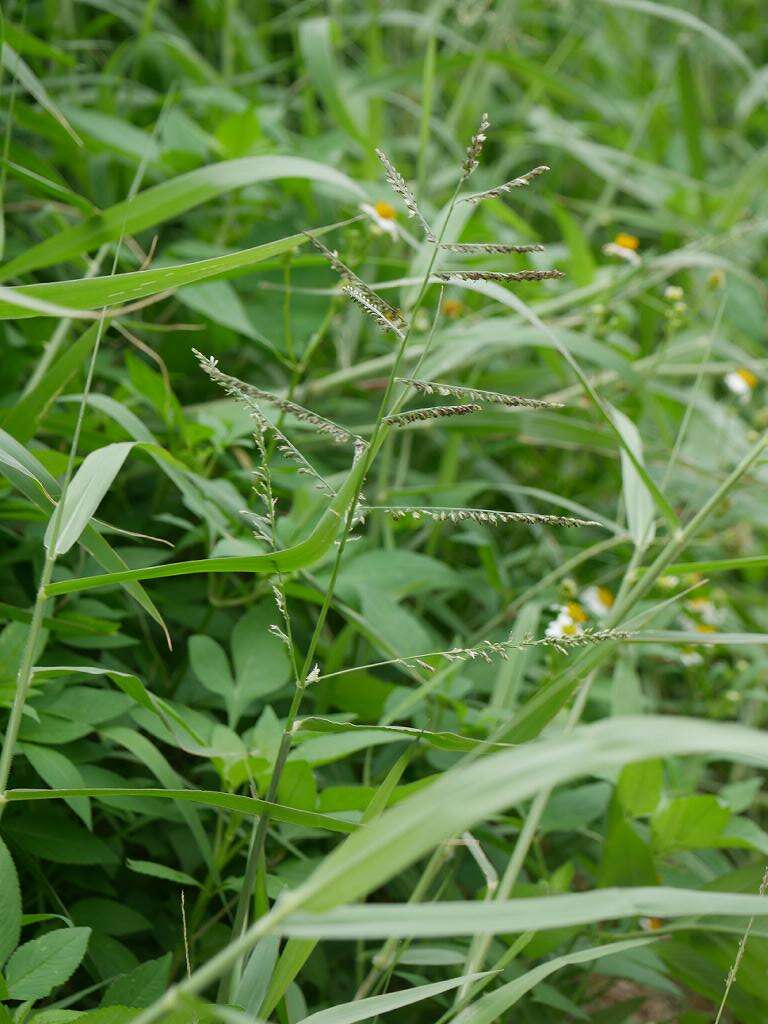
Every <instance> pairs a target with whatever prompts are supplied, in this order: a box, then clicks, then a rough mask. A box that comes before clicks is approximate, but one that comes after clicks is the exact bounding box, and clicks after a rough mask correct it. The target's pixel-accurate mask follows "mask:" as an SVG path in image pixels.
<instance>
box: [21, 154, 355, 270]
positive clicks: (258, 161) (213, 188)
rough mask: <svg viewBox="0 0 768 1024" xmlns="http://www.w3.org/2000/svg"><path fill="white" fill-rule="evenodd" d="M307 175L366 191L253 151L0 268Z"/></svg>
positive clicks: (347, 194)
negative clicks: (250, 187) (242, 190)
mask: <svg viewBox="0 0 768 1024" xmlns="http://www.w3.org/2000/svg"><path fill="white" fill-rule="evenodd" d="M286 178H289V179H290V178H304V179H307V180H310V181H315V182H317V183H318V184H321V185H327V186H328V187H329V188H331V189H333V190H334V191H336V192H338V193H339V194H340V195H341V196H342V197H344V198H349V199H352V200H354V201H355V202H358V201H359V200H360V199H361V198H364V196H365V194H364V192H363V191H362V189H361V188H360V186H359V185H357V184H356V183H355V182H354V181H353V180H352V179H351V178H348V177H347V176H346V175H345V174H343V173H342V172H341V171H337V170H335V169H334V168H333V167H329V166H327V165H326V164H321V163H317V162H316V161H314V160H304V159H302V158H300V157H292V156H254V157H245V158H243V159H240V160H228V161H225V162H223V163H218V164H211V165H210V166H208V167H200V168H198V169H197V170H194V171H190V172H189V173H188V174H181V175H179V176H177V177H175V178H172V179H170V180H169V181H164V182H163V183H162V184H160V185H155V186H153V187H152V188H148V189H145V190H144V191H143V192H139V194H138V195H136V196H133V197H132V198H130V199H125V200H123V201H122V202H120V203H117V204H116V205H115V206H110V207H109V209H107V210H103V211H102V212H101V213H99V214H96V215H94V216H93V217H91V218H89V219H88V220H86V221H85V222H84V223H82V224H78V225H77V226H75V227H72V228H67V229H65V230H64V231H61V232H59V233H58V234H56V235H53V236H52V237H51V238H47V239H45V241H43V242H40V243H39V244H38V245H35V246H32V247H31V248H29V249H27V250H26V251H25V252H23V253H21V254H20V255H19V256H17V257H16V258H15V259H13V260H11V261H10V262H8V263H7V264H6V265H5V266H4V267H3V268H2V277H3V279H7V278H9V277H18V276H19V275H21V274H24V273H27V272H29V271H30V270H37V269H39V268H40V267H47V266H50V265H51V264H52V263H61V262H63V261H65V260H71V259H73V258H74V257H77V256H79V255H80V253H82V252H84V251H90V250H92V249H96V248H97V247H98V246H100V245H102V244H103V243H104V242H109V241H112V240H113V239H116V238H119V237H120V236H121V235H122V234H125V235H134V234H136V233H137V232H139V231H143V230H145V229H146V228H151V227H155V225H157V224H162V223H163V222H164V221H167V220H171V219H172V218H175V217H178V216H179V215H180V214H182V213H185V212H186V211H187V210H191V209H193V208H194V207H195V206H199V205H200V204H201V203H206V202H209V201H210V200H211V199H215V198H216V197H217V196H220V195H223V194H224V193H226V192H231V191H232V190H233V189H236V188H244V187H246V186H248V185H255V184H258V183H259V182H262V181H276V180H281V179H286Z"/></svg>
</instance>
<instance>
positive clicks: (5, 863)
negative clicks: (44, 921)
mask: <svg viewBox="0 0 768 1024" xmlns="http://www.w3.org/2000/svg"><path fill="white" fill-rule="evenodd" d="M20 933H21V891H20V889H19V878H18V875H17V874H16V867H15V865H14V863H13V860H12V858H11V855H10V853H9V852H8V847H7V846H6V845H5V843H4V842H3V840H2V838H1V837H0V968H1V967H2V966H3V964H4V963H5V961H6V959H7V958H8V957H9V956H10V955H11V953H12V952H13V951H14V949H15V948H16V944H17V942H18V941H19V935H20Z"/></svg>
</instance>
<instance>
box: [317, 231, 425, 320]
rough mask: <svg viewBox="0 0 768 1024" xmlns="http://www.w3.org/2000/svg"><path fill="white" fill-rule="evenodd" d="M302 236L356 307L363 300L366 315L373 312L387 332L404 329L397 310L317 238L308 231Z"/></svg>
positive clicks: (400, 314)
mask: <svg viewBox="0 0 768 1024" xmlns="http://www.w3.org/2000/svg"><path fill="white" fill-rule="evenodd" d="M304 234H305V235H306V236H307V238H309V239H310V241H311V242H312V244H313V245H314V246H315V248H316V249H319V251H320V252H321V253H322V254H323V256H325V258H326V259H327V260H328V262H329V263H330V265H331V267H332V268H333V269H334V270H335V271H336V273H337V274H338V275H339V277H340V278H341V280H342V287H343V288H344V291H345V292H346V293H347V294H348V295H349V296H350V298H352V299H353V301H355V302H357V303H358V305H361V299H364V300H365V302H364V304H363V306H362V308H363V309H365V311H366V312H368V313H370V312H371V309H373V310H375V315H374V319H375V320H376V322H377V323H378V325H379V326H382V324H381V321H382V320H384V321H386V323H387V325H388V326H387V330H389V329H393V330H397V332H398V333H400V332H402V331H403V330H404V329H405V319H404V317H403V314H402V313H401V312H400V310H399V309H396V308H395V307H394V306H390V304H389V303H388V302H387V301H386V299H382V297H381V296H380V295H377V294H376V292H374V291H372V289H370V288H369V287H368V285H367V284H366V283H365V281H363V280H362V278H360V277H358V276H357V274H356V273H355V272H354V271H353V270H350V269H349V267H348V266H347V265H346V264H345V263H342V261H341V260H340V259H339V257H338V254H337V253H335V252H332V251H331V250H330V249H329V248H328V246H327V245H324V244H323V243H322V242H321V241H320V239H319V238H315V236H314V235H313V234H312V233H311V232H309V231H305V232H304Z"/></svg>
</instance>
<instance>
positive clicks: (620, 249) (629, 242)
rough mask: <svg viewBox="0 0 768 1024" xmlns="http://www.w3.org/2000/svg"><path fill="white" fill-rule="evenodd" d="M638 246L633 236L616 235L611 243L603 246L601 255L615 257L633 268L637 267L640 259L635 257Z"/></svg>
mask: <svg viewBox="0 0 768 1024" xmlns="http://www.w3.org/2000/svg"><path fill="white" fill-rule="evenodd" d="M639 244H640V243H639V242H638V240H637V239H636V238H635V236H634V235H625V234H618V235H616V238H615V239H614V240H613V241H612V242H608V243H607V245H604V246H603V253H604V254H605V255H606V256H616V257H617V258H618V259H620V260H624V262H625V263H629V264H631V265H632V266H633V267H639V266H640V257H639V256H638V255H637V249H638V246H639Z"/></svg>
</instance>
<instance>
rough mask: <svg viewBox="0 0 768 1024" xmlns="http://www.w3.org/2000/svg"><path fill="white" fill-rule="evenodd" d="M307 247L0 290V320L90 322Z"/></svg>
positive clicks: (268, 248) (301, 239)
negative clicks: (78, 319) (81, 317)
mask: <svg viewBox="0 0 768 1024" xmlns="http://www.w3.org/2000/svg"><path fill="white" fill-rule="evenodd" d="M335 227H337V225H335V224H333V225H328V226H326V227H321V228H313V233H314V234H316V235H322V234H325V233H326V232H327V231H332V230H333V229H334V228H335ZM307 241H308V240H307V237H306V235H289V236H288V237H287V238H280V239H277V240H276V241H274V242H265V243H264V245H256V246H254V247H253V248H251V249H241V250H239V251H238V252H234V253H227V254H226V255H224V256H212V257H210V258H209V259H205V260H196V261H195V262H193V263H183V264H181V265H180V266H175V267H154V268H151V269H149V270H134V271H131V272H129V273H127V274H110V275H109V276H107V277H81V278H79V279H77V280H74V281H50V282H46V283H44V284H23V285H17V286H15V287H13V288H3V289H2V290H0V320H18V319H22V318H24V317H33V316H66V317H69V318H75V317H77V316H78V315H86V316H94V315H97V311H99V310H102V309H106V310H107V311H109V309H110V307H115V309H118V308H119V307H120V306H122V305H124V304H125V303H130V302H132V301H134V300H135V299H141V298H145V297H146V296H148V295H158V294H160V293H163V294H165V293H167V292H172V291H175V290H176V289H177V288H181V287H183V286H184V285H188V284H194V283H195V282H197V281H207V280H209V279H212V278H217V277H223V276H224V275H225V274H232V273H235V272H236V271H243V270H247V269H248V268H249V267H253V266H256V264H258V263H263V262H264V261H265V260H269V259H272V258H273V257H275V256H282V255H283V254H284V253H287V252H292V251H293V250H294V249H298V248H299V247H300V246H302V245H306V244H307ZM60 304H64V305H60ZM46 305H47V306H48V307H49V312H47V313H46V312H45V308H44V307H45V306H46ZM78 310H79V311H80V314H78ZM98 315H100V314H98ZM105 315H107V314H105Z"/></svg>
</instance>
